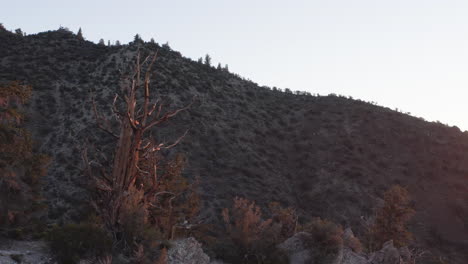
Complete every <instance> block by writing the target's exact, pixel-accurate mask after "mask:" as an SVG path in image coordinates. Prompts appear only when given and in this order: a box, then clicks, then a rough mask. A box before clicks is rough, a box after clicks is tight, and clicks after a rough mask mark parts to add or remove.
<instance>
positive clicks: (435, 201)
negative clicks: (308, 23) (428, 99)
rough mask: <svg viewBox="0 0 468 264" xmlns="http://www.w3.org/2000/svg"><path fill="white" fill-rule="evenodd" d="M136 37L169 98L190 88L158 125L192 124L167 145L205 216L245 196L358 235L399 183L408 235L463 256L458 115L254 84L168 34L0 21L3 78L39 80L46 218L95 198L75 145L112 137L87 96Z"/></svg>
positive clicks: (131, 53)
mask: <svg viewBox="0 0 468 264" xmlns="http://www.w3.org/2000/svg"><path fill="white" fill-rule="evenodd" d="M138 49H140V51H142V52H148V51H149V50H156V49H159V55H158V59H157V61H156V63H155V65H154V67H153V74H152V86H153V87H155V90H154V96H157V97H160V98H162V101H163V102H164V104H165V106H164V107H165V108H168V109H177V108H180V107H183V106H184V105H186V104H187V102H190V101H192V99H193V98H194V99H193V100H194V103H193V105H192V106H191V107H190V109H189V110H188V111H186V112H183V113H181V114H179V115H178V116H177V117H175V118H173V119H171V120H170V121H169V122H168V123H167V124H166V126H167V127H168V129H165V127H162V128H161V129H158V130H156V131H154V134H153V136H155V137H157V138H158V140H159V141H161V142H172V141H174V140H176V139H177V137H178V136H179V135H181V134H183V133H184V132H185V131H186V130H187V129H189V132H188V134H187V135H186V137H185V138H184V139H183V141H182V142H181V143H180V145H179V146H177V150H172V149H171V150H169V151H166V152H164V153H163V154H164V155H165V156H173V155H174V154H176V152H179V153H182V154H184V155H185V157H186V159H187V165H186V169H185V170H184V172H183V174H184V175H185V176H186V177H188V178H189V179H195V178H197V177H199V179H200V190H199V193H200V195H201V198H202V207H201V215H200V218H201V219H202V220H203V221H204V222H207V223H220V222H221V220H222V219H221V217H220V216H221V211H222V209H223V208H226V207H229V206H230V204H231V201H232V200H233V198H234V197H236V196H239V197H245V198H247V199H249V200H252V201H256V203H257V204H258V205H260V206H262V207H265V208H266V207H267V204H268V203H270V202H273V201H274V202H278V203H280V204H281V205H283V206H290V207H293V208H296V210H297V212H298V214H299V215H300V216H301V217H303V218H306V219H311V218H312V217H318V216H319V217H322V218H327V219H331V220H333V221H334V222H336V223H339V224H341V225H342V226H345V227H347V226H351V227H353V229H354V230H355V231H356V233H357V234H358V235H359V234H360V233H361V234H362V233H363V228H362V227H363V224H364V223H365V222H366V219H368V218H370V217H371V216H372V215H373V212H374V210H375V208H376V207H378V206H379V205H381V204H382V202H383V201H382V199H383V193H384V191H385V190H386V189H388V188H389V187H390V186H392V185H394V184H399V185H402V186H405V187H407V188H408V190H409V192H410V193H411V195H412V197H413V200H414V201H413V203H414V204H413V205H414V209H415V211H416V214H415V217H414V218H413V221H412V223H411V227H410V229H411V231H412V232H413V233H414V236H415V239H416V244H418V245H420V246H421V247H424V248H428V249H430V250H432V251H434V252H438V253H439V254H442V255H445V256H450V257H451V259H452V260H453V261H455V262H454V263H456V261H458V262H459V263H463V260H467V259H468V255H466V254H467V252H468V133H466V132H461V131H460V130H459V129H458V128H456V127H448V126H445V125H442V124H440V123H431V122H426V121H424V120H422V119H420V118H416V117H412V116H410V115H407V114H403V113H400V112H396V111H393V110H391V109H388V108H384V107H380V106H376V105H373V104H371V103H367V102H363V101H360V100H354V99H350V98H345V97H341V96H335V95H330V96H311V95H307V94H303V93H297V94H296V93H291V92H282V91H278V90H277V89H270V88H268V87H260V86H258V85H257V84H256V83H254V82H251V81H247V80H245V79H242V78H241V77H239V76H237V75H235V74H232V73H229V72H228V71H227V70H226V69H215V68H214V67H211V66H208V65H205V64H202V63H199V62H195V61H193V60H191V59H188V58H185V57H183V56H182V55H181V54H180V53H178V52H176V51H172V50H171V49H170V47H169V46H167V45H165V46H163V47H160V46H159V45H158V44H156V43H143V42H142V41H135V42H133V43H131V44H129V45H122V46H105V45H97V44H94V43H92V42H89V41H85V40H81V39H79V38H77V36H76V35H75V34H73V33H71V32H69V31H68V30H66V29H60V30H57V31H49V32H44V33H39V34H36V35H28V36H19V35H18V34H13V33H11V32H8V31H5V30H0V80H1V81H21V82H22V83H25V84H28V85H30V86H32V87H33V89H34V93H33V94H32V98H31V100H30V102H28V104H27V105H26V106H27V109H28V116H29V118H28V119H27V120H26V125H27V126H28V128H29V130H30V131H31V133H32V136H33V138H34V139H35V141H36V142H38V143H39V145H40V147H39V150H40V151H41V152H43V153H47V155H48V156H50V157H51V158H52V160H53V162H51V164H50V166H49V170H48V175H46V176H45V177H44V196H45V198H46V199H47V201H48V204H49V215H48V219H49V221H51V222H57V223H65V222H69V221H80V220H82V218H83V217H84V215H86V213H85V212H88V211H90V208H89V203H87V202H86V201H87V200H88V199H89V193H88V192H87V191H86V190H87V184H88V182H89V179H87V178H86V176H85V174H84V173H83V171H82V170H83V166H82V157H81V155H80V153H81V152H82V148H83V146H84V145H85V144H88V145H93V144H94V145H97V143H99V146H104V147H102V150H103V151H104V152H106V151H107V152H108V151H110V149H112V147H113V146H112V145H111V143H112V142H113V139H112V138H111V136H109V135H108V134H106V133H104V132H102V131H100V130H99V129H98V128H97V126H96V124H95V121H94V117H93V113H92V102H91V98H92V97H95V98H96V102H97V104H98V106H99V107H100V109H102V110H103V111H104V112H107V113H108V114H109V115H110V106H111V104H112V101H113V98H114V94H115V93H116V91H119V79H120V78H121V77H122V75H123V74H128V65H130V64H131V63H132V61H133V59H134V57H135V55H136V54H137V50H138ZM312 88H313V87H312ZM402 96H404V95H402ZM421 96H422V98H415V100H423V95H421ZM434 107H442V106H434ZM169 127H170V129H169ZM106 144H107V145H106Z"/></svg>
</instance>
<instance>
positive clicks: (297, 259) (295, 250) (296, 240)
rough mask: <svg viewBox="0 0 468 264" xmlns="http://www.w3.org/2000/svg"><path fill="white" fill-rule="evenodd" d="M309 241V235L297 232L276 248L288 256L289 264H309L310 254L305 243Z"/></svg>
mask: <svg viewBox="0 0 468 264" xmlns="http://www.w3.org/2000/svg"><path fill="white" fill-rule="evenodd" d="M311 239H312V237H311V235H310V234H309V233H306V232H299V233H297V234H295V235H294V236H292V237H290V238H288V239H286V241H284V242H283V243H281V244H279V245H278V248H279V249H280V250H283V251H284V252H285V253H286V254H287V255H288V258H289V263H290V264H306V263H310V262H311V259H312V254H311V253H312V252H311V249H309V248H307V246H306V243H305V241H307V240H311Z"/></svg>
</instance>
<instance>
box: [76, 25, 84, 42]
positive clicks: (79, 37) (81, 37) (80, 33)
mask: <svg viewBox="0 0 468 264" xmlns="http://www.w3.org/2000/svg"><path fill="white" fill-rule="evenodd" d="M76 37H77V38H78V40H84V37H83V32H82V31H81V28H80V29H78V33H77V34H76Z"/></svg>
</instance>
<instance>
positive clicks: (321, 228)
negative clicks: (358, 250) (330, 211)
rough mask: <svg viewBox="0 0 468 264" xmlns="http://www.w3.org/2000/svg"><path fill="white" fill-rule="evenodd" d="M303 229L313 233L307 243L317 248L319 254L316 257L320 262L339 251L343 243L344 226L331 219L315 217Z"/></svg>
mask: <svg viewBox="0 0 468 264" xmlns="http://www.w3.org/2000/svg"><path fill="white" fill-rule="evenodd" d="M302 229H303V230H302V231H304V232H307V233H309V234H311V240H310V241H307V244H308V247H310V248H314V249H316V250H315V251H316V252H317V255H316V256H314V258H315V260H316V261H317V262H318V263H321V261H323V259H324V258H325V257H327V256H330V255H333V254H335V253H337V252H338V250H339V249H340V247H342V245H343V238H342V237H343V228H342V227H341V226H340V225H337V224H335V223H333V222H331V221H329V220H326V219H321V218H314V219H312V221H310V222H309V223H307V224H305V225H304V226H303V227H302Z"/></svg>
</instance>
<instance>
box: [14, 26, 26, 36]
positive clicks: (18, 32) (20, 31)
mask: <svg viewBox="0 0 468 264" xmlns="http://www.w3.org/2000/svg"><path fill="white" fill-rule="evenodd" d="M15 34H16V35H18V36H20V37H23V36H24V34H23V31H22V30H21V28H17V29H16V30H15Z"/></svg>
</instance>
